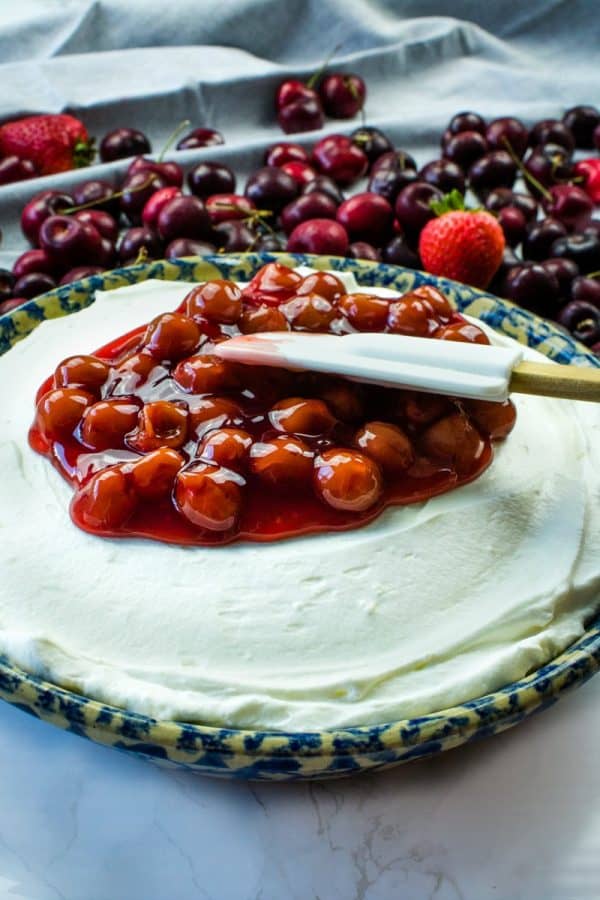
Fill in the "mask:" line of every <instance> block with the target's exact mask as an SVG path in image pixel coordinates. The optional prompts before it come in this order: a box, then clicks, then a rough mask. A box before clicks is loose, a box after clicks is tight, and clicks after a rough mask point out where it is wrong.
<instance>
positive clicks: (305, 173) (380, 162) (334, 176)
mask: <svg viewBox="0 0 600 900" xmlns="http://www.w3.org/2000/svg"><path fill="white" fill-rule="evenodd" d="M330 77H332V78H333V77H334V76H330ZM345 77H346V76H345ZM348 77H350V76H348ZM326 82H327V79H325V81H324V82H323V83H322V84H325V83H326ZM287 84H288V85H290V84H292V85H293V83H292V82H287ZM297 84H299V82H298V83H297ZM282 87H283V86H282ZM305 87H306V86H305ZM290 91H291V89H290ZM283 96H284V97H285V96H287V97H288V99H289V98H290V97H291V96H293V93H292V92H291V93H289V94H287V95H286V94H285V93H284V94H283ZM313 99H314V98H313ZM294 102H300V100H299V99H298V100H296V101H294ZM291 103H292V101H291V100H290V105H291ZM122 137H123V136H122ZM125 137H127V138H128V139H130V138H131V135H126V136H125ZM194 139H195V138H194ZM197 139H198V140H202V141H206V140H209V139H214V141H218V140H219V139H220V136H216V137H215V135H214V133H212V138H211V136H210V135H206V134H203V135H200V136H199V137H198V136H197ZM115 141H116V143H117V144H118V145H119V147H120V151H119V152H121V151H122V152H125V150H126V149H127V147H129V148H130V149H133V148H134V147H135V148H139V147H141V144H135V142H134V143H129V144H127V141H126V140H125V139H123V141H122V142H121V143H120V144H119V141H117V139H116V138H115ZM180 145H181V142H180ZM180 145H179V146H180ZM593 147H596V148H600V112H599V111H598V110H597V109H595V108H594V107H589V106H578V107H574V108H573V109H570V110H568V111H567V112H566V113H565V114H564V116H563V118H562V120H558V119H544V120H542V121H539V122H536V123H535V124H534V125H533V126H532V127H531V128H528V127H527V126H526V125H525V124H524V123H523V122H521V121H520V120H518V119H516V118H513V117H502V118H499V119H494V120H492V121H490V122H486V121H484V119H483V118H482V117H481V116H479V115H477V114H476V113H472V112H465V113H459V114H457V115H456V116H454V117H453V118H452V119H451V121H450V122H449V124H448V128H447V129H446V130H445V131H444V134H443V136H442V139H441V149H442V156H441V158H439V159H435V160H432V161H430V162H428V163H426V164H425V165H423V166H421V167H419V166H418V165H417V162H416V161H415V159H414V158H413V157H412V156H411V155H410V154H409V153H407V152H405V151H403V150H401V149H397V148H395V147H394V146H393V144H392V143H391V141H390V140H389V139H388V138H387V137H386V135H385V134H383V133H382V132H381V131H380V130H378V129H377V128H373V127H367V126H363V127H360V128H358V129H356V130H354V131H353V132H352V133H351V134H350V135H349V136H346V135H342V134H333V135H328V136H326V137H323V138H321V139H320V140H319V141H317V142H316V143H315V145H314V146H313V147H312V150H310V151H309V150H307V149H306V148H304V147H302V146H301V145H299V144H296V143H291V142H278V143H276V144H274V145H272V146H270V147H268V148H267V150H266V151H265V155H264V158H263V161H262V163H263V164H262V165H261V166H260V167H259V168H258V169H257V170H256V171H254V172H253V173H252V174H251V175H250V177H249V178H248V179H247V181H246V183H245V185H244V186H243V188H242V189H241V190H240V189H239V188H238V185H237V181H236V177H235V174H234V173H233V172H232V170H231V169H230V168H229V167H228V166H226V165H224V164H223V163H220V162H218V161H217V160H216V159H215V160H214V161H205V162H201V163H199V164H198V165H196V166H194V167H193V168H192V169H191V170H190V171H188V172H187V174H186V175H185V176H184V171H183V169H182V168H181V166H180V165H179V164H178V163H177V162H173V161H170V162H159V161H152V160H151V159H149V158H147V157H145V156H143V155H141V156H136V157H134V159H133V160H132V161H131V163H130V165H129V167H128V169H127V172H126V175H125V178H124V180H123V181H122V183H121V184H120V185H118V186H117V185H114V184H110V183H108V182H107V181H103V180H99V179H95V180H90V181H86V182H84V183H83V184H80V185H78V186H77V187H76V188H74V189H73V191H72V192H71V193H70V194H69V193H63V192H58V191H44V192H42V193H41V194H38V195H36V196H35V197H34V198H33V199H32V200H31V201H30V202H29V203H28V204H27V205H26V207H25V209H24V210H23V213H22V218H21V225H22V229H23V232H24V234H25V236H26V237H27V238H28V240H29V241H30V243H31V245H32V247H33V248H34V249H32V250H28V251H26V252H25V253H24V254H22V255H21V256H20V257H19V259H18V260H17V261H16V263H15V265H14V267H13V271H12V272H7V271H0V314H2V313H3V312H6V311H8V310H9V309H11V308H14V307H16V306H18V305H19V304H20V303H22V302H24V300H26V299H29V298H31V297H35V296H37V295H38V294H41V293H43V292H45V291H47V290H49V289H50V288H52V287H54V286H55V285H56V284H65V283H68V282H70V281H72V280H74V279H77V278H81V277H83V276H85V275H91V274H94V273H98V272H101V271H103V270H104V269H108V268H113V267H115V266H117V265H127V264H131V263H134V262H136V261H138V260H140V259H148V260H152V259H160V258H163V257H166V258H175V257H180V256H190V255H205V254H208V253H214V252H244V251H274V252H277V251H280V250H289V251H292V252H301V253H302V252H308V253H319V254H332V255H339V256H348V257H353V258H360V259H367V260H381V261H383V262H387V263H393V264H397V265H401V266H406V267H409V268H420V267H421V260H420V258H419V254H418V242H419V235H420V232H421V230H422V228H423V227H424V225H425V224H426V223H427V222H428V221H429V220H430V219H431V218H433V216H434V215H435V214H434V212H433V210H432V208H431V203H432V201H437V200H440V199H441V197H442V196H443V194H444V193H447V192H449V191H452V190H458V191H459V192H461V193H464V192H465V191H467V190H470V191H471V193H472V194H474V195H475V197H476V198H477V200H478V202H479V203H480V204H482V205H484V206H485V207H486V209H488V210H489V211H490V212H492V213H493V214H494V215H496V216H497V217H498V221H499V222H500V225H501V226H502V229H503V231H504V234H505V237H506V243H507V249H506V252H505V256H504V261H503V263H502V265H501V266H500V269H499V271H498V273H497V274H496V276H495V278H494V281H493V282H492V284H491V285H490V290H491V291H492V292H494V293H496V294H498V295H499V296H502V297H507V298H509V299H511V300H514V301H515V302H516V303H518V304H520V305H521V306H523V307H525V308H527V309H529V310H532V311H534V312H536V313H538V314H540V315H543V316H546V317H548V318H550V319H553V320H555V321H556V322H558V323H559V325H561V326H562V327H564V328H565V329H567V330H568V331H570V332H571V333H572V334H573V335H574V336H575V337H576V338H578V339H579V340H581V341H583V342H584V343H585V344H587V345H588V346H589V347H591V348H592V349H593V350H594V351H595V352H599V351H600V278H599V273H600V220H598V219H594V218H593V217H592V214H593V211H594V206H595V204H596V203H599V202H600V158H598V157H597V156H595V157H594V156H592V157H588V158H580V159H577V161H575V159H574V153H575V151H576V150H578V151H584V152H585V151H589V150H590V148H593ZM578 156H584V153H581V152H580V153H578ZM112 158H114V157H112ZM365 178H366V179H367V181H366V184H365V182H364V181H363V182H362V184H361V187H363V186H364V187H366V190H365V189H363V190H360V191H359V192H358V193H355V194H354V195H352V196H346V195H345V193H344V192H345V191H346V190H347V189H354V190H355V189H356V186H357V184H358V183H359V182H360V181H361V180H362V179H365ZM518 178H519V179H520V180H521V185H522V186H521V187H520V188H519V187H515V184H516V182H517V179H518ZM184 181H185V183H186V187H187V191H186V190H185V188H184Z"/></svg>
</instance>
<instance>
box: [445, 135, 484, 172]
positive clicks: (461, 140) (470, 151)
mask: <svg viewBox="0 0 600 900" xmlns="http://www.w3.org/2000/svg"><path fill="white" fill-rule="evenodd" d="M488 149H489V148H488V143H487V141H486V139H485V138H484V136H483V135H482V134H480V132H479V131H459V132H458V134H452V132H445V133H444V137H443V138H442V152H443V154H444V157H445V158H446V159H449V160H451V161H452V162H454V163H456V164H457V165H458V166H460V167H461V168H462V169H465V170H467V169H468V168H469V166H471V165H472V164H473V163H474V162H475V160H477V159H481V157H482V156H485V154H486V153H487V152H488Z"/></svg>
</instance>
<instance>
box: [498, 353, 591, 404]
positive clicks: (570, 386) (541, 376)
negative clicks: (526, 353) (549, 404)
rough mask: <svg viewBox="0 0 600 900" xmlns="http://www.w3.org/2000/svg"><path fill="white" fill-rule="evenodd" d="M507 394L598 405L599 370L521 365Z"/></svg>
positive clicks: (540, 364)
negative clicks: (509, 392) (588, 402)
mask: <svg viewBox="0 0 600 900" xmlns="http://www.w3.org/2000/svg"><path fill="white" fill-rule="evenodd" d="M509 390H510V391H514V392H515V393H517V394H539V395H541V396H543V397H563V398H564V399H565V400H591V401H593V402H595V403H600V369H591V368H590V369H588V368H584V367H583V366H553V365H549V364H548V363H537V362H522V363H519V364H518V365H516V366H515V367H514V369H513V371H512V375H511V378H510V385H509Z"/></svg>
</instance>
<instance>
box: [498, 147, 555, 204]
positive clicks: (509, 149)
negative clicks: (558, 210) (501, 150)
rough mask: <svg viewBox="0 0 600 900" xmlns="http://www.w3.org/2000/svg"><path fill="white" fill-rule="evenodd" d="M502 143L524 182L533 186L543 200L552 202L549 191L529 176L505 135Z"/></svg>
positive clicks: (529, 173)
mask: <svg viewBox="0 0 600 900" xmlns="http://www.w3.org/2000/svg"><path fill="white" fill-rule="evenodd" d="M502 143H503V144H504V146H505V147H506V150H507V153H508V155H509V156H510V158H511V159H512V161H513V162H514V164H515V165H516V167H517V169H518V170H519V172H520V173H521V175H522V176H523V178H524V179H525V181H528V182H529V184H531V185H533V187H534V188H535V189H536V191H539V192H540V194H541V195H542V197H543V198H544V199H545V200H552V194H551V193H550V191H549V190H548V189H547V188H545V187H544V185H543V184H542V183H541V182H540V181H538V180H537V178H536V177H535V176H534V175H532V174H531V172H528V171H527V169H526V168H525V166H524V165H523V161H522V160H521V159H519V157H518V156H517V154H516V153H515V151H514V150H513V148H512V144H511V142H510V141H509V139H508V138H507V137H506V135H505V136H504V137H503V138H502Z"/></svg>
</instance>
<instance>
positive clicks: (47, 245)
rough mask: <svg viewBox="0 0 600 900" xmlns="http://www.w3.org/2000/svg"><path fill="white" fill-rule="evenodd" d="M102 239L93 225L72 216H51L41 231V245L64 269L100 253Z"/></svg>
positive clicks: (82, 262)
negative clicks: (85, 223)
mask: <svg viewBox="0 0 600 900" xmlns="http://www.w3.org/2000/svg"><path fill="white" fill-rule="evenodd" d="M100 241H101V237H100V234H99V233H98V232H97V231H96V229H95V228H94V227H93V225H84V224H83V223H82V222H79V221H78V220H77V219H75V218H73V217H71V216H50V217H49V218H48V219H46V221H45V222H43V223H42V226H41V228H40V233H39V242H40V247H41V248H42V250H46V252H47V253H48V254H49V256H51V257H52V259H53V260H55V261H56V264H57V265H58V266H59V267H60V268H62V269H63V270H65V269H70V268H72V267H73V266H75V265H83V264H84V263H86V262H89V261H90V256H91V255H93V256H96V254H97V253H98V248H99V245H100Z"/></svg>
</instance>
